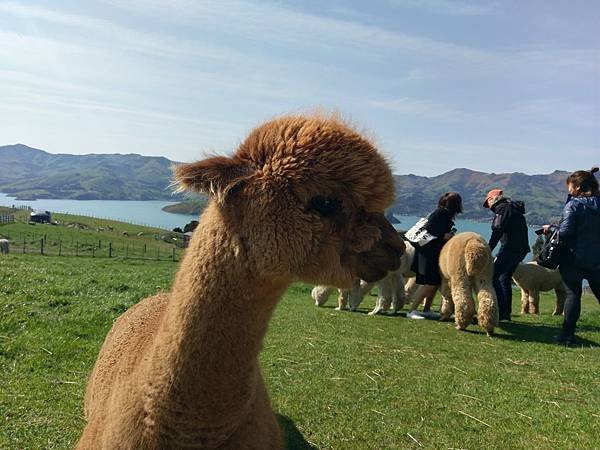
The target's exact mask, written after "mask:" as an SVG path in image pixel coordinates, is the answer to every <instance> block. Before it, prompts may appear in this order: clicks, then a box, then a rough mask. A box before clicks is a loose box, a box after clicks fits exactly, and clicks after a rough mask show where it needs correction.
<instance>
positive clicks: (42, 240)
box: [40, 238, 44, 255]
mask: <svg viewBox="0 0 600 450" xmlns="http://www.w3.org/2000/svg"><path fill="white" fill-rule="evenodd" d="M40 253H41V254H42V255H43V254H44V238H41V239H40Z"/></svg>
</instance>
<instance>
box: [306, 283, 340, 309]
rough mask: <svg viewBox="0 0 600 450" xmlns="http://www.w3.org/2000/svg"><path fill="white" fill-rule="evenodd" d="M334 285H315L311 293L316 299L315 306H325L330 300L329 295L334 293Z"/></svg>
mask: <svg viewBox="0 0 600 450" xmlns="http://www.w3.org/2000/svg"><path fill="white" fill-rule="evenodd" d="M334 290H335V288H334V287H333V286H315V287H314V288H313V290H312V291H311V293H310V295H311V297H312V298H313V300H314V301H315V306H323V305H324V304H325V303H327V300H329V296H330V295H331V294H332V293H333V291H334Z"/></svg>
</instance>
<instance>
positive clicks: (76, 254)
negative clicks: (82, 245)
mask: <svg viewBox="0 0 600 450" xmlns="http://www.w3.org/2000/svg"><path fill="white" fill-rule="evenodd" d="M75 256H79V241H77V243H76V244H75Z"/></svg>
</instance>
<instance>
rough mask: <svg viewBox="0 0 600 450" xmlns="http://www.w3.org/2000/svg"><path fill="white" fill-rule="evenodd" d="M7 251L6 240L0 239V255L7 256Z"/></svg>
mask: <svg viewBox="0 0 600 450" xmlns="http://www.w3.org/2000/svg"><path fill="white" fill-rule="evenodd" d="M8 250H9V246H8V239H0V254H3V255H4V254H6V255H8Z"/></svg>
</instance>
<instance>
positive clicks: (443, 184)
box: [0, 144, 568, 224]
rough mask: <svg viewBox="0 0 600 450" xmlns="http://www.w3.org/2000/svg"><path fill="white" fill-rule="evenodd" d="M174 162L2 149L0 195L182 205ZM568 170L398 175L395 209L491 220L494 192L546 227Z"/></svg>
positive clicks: (193, 204) (558, 205)
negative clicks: (439, 209) (486, 205)
mask: <svg viewBox="0 0 600 450" xmlns="http://www.w3.org/2000/svg"><path fill="white" fill-rule="evenodd" d="M172 164H173V161H170V160H168V159H167V158H163V157H150V156H141V155H135V154H128V155H122V154H89V155H66V154H50V153H47V152H45V151H43V150H38V149H34V148H31V147H27V146H26V145H22V144H17V145H7V146H3V147H0V192H4V193H7V194H10V195H14V196H17V197H18V198H20V199H35V198H68V199H82V200H89V199H99V200H180V199H181V198H182V197H181V196H175V197H174V196H172V195H171V191H170V190H169V188H168V186H169V183H170V177H171V169H170V167H171V165H172ZM567 176H568V172H564V171H558V170H557V171H555V172H553V173H551V174H547V175H526V174H524V173H518V172H517V173H501V174H495V173H491V174H489V173H484V172H476V171H473V170H469V169H454V170H451V171H450V172H446V173H444V174H442V175H438V176H435V177H421V176H417V175H394V179H395V181H396V201H395V202H394V204H393V205H392V207H391V208H390V211H391V212H393V213H397V214H404V215H415V216H424V215H426V214H427V213H429V212H430V211H432V210H433V209H434V208H435V206H436V204H437V201H438V199H439V197H440V196H441V195H442V194H443V193H445V192H449V191H457V192H459V193H460V194H461V195H462V197H463V202H464V209H465V211H464V214H463V215H462V216H461V217H462V218H465V219H475V220H479V219H489V218H490V212H489V211H488V210H485V209H483V208H482V207H481V204H482V203H483V200H484V198H485V194H486V193H487V192H488V191H489V190H490V189H492V188H496V187H497V188H501V189H504V191H505V193H506V195H508V196H510V197H512V198H514V199H519V200H523V201H525V208H526V210H527V219H528V222H529V223H530V224H541V223H547V222H549V221H551V220H552V219H555V218H557V217H559V216H560V213H561V210H562V204H563V202H564V200H565V198H566V193H567V192H566V186H565V180H566V178H567ZM204 205H205V202H204V201H203V200H202V199H195V200H191V201H188V202H183V203H182V204H180V205H176V206H175V207H174V208H170V209H171V211H172V212H178V213H189V214H195V215H196V214H198V212H199V211H200V210H201V209H202V208H203V207H204Z"/></svg>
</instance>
